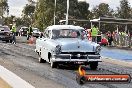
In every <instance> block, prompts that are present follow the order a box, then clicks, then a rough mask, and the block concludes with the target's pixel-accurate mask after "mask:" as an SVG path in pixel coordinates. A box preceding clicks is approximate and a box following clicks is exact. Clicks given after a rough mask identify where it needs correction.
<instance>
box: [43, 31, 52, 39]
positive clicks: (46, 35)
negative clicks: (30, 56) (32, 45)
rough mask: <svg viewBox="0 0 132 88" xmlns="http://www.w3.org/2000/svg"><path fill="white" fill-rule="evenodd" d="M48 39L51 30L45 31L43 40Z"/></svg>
mask: <svg viewBox="0 0 132 88" xmlns="http://www.w3.org/2000/svg"><path fill="white" fill-rule="evenodd" d="M50 37H51V30H45V32H44V38H50Z"/></svg>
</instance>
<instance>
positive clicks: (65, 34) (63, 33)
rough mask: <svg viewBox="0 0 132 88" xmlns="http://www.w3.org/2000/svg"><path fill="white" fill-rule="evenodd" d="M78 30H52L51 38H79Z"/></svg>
mask: <svg viewBox="0 0 132 88" xmlns="http://www.w3.org/2000/svg"><path fill="white" fill-rule="evenodd" d="M79 37H80V32H79V31H78V30H75V29H60V30H52V38H54V39H56V38H79Z"/></svg>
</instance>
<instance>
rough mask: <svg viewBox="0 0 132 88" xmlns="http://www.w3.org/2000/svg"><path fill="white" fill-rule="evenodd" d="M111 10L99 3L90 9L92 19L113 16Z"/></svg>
mask: <svg viewBox="0 0 132 88" xmlns="http://www.w3.org/2000/svg"><path fill="white" fill-rule="evenodd" d="M113 12H114V11H113V10H112V9H111V8H110V7H109V5H108V4H106V3H101V4H99V5H98V6H96V7H94V8H93V9H92V14H93V18H99V17H102V16H113Z"/></svg>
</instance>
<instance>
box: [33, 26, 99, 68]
mask: <svg viewBox="0 0 132 88" xmlns="http://www.w3.org/2000/svg"><path fill="white" fill-rule="evenodd" d="M83 31H84V28H82V27H79V26H73V25H53V26H49V27H47V28H46V29H45V32H44V36H43V37H41V38H38V39H37V40H36V49H35V51H36V52H37V53H38V54H39V55H40V58H39V62H40V63H41V62H46V61H47V62H49V63H50V64H51V67H52V68H56V67H57V66H58V65H59V64H67V65H68V64H73V65H74V64H75V65H79V64H83V65H90V68H91V69H93V70H95V69H97V66H98V62H101V59H100V57H101V56H100V50H101V47H100V45H99V44H97V43H94V42H91V41H88V40H87V39H86V38H85V37H84V34H83Z"/></svg>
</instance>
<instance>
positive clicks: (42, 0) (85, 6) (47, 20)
mask: <svg viewBox="0 0 132 88" xmlns="http://www.w3.org/2000/svg"><path fill="white" fill-rule="evenodd" d="M5 1H6V2H7V0H5ZM28 2H30V4H27V5H26V6H25V7H24V8H23V11H22V17H21V18H16V19H17V20H19V21H18V23H17V24H18V25H22V24H23V25H27V26H28V25H30V24H32V25H33V26H35V27H38V28H39V29H41V30H43V29H44V28H46V27H47V26H49V25H53V24H54V12H55V15H56V17H55V19H56V24H58V21H59V20H64V19H65V18H66V15H65V14H66V9H67V8H66V7H67V0H56V7H55V0H38V1H37V2H34V0H28ZM69 3H70V7H69V19H85V20H91V19H95V18H96V19H97V18H99V17H117V18H123V19H132V7H131V5H130V3H129V1H128V0H120V6H118V7H117V8H116V9H115V10H113V9H112V8H110V6H109V4H107V3H100V4H99V5H97V6H95V7H93V8H92V9H91V10H89V6H90V4H89V3H86V2H78V0H69ZM7 6H8V5H6V4H5V7H7ZM0 7H1V4H0ZM6 10H7V9H4V11H6ZM6 19H7V18H6ZM8 19H9V17H8ZM8 19H7V20H6V22H5V23H6V24H7V23H9V22H8V21H9V20H8ZM10 19H12V16H11V17H10ZM111 25H112V26H111ZM111 25H108V24H103V25H102V27H103V29H110V28H111V27H113V28H111V29H115V27H116V25H115V24H111ZM119 26H121V28H122V25H119ZM128 28H131V25H129V26H128Z"/></svg>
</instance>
